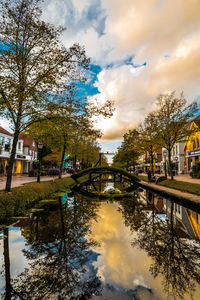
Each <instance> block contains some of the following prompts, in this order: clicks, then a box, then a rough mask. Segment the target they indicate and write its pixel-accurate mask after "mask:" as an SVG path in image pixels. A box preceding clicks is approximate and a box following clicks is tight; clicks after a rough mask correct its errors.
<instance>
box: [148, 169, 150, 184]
mask: <svg viewBox="0 0 200 300" xmlns="http://www.w3.org/2000/svg"><path fill="white" fill-rule="evenodd" d="M150 182H151V171H150V170H149V171H148V183H150Z"/></svg>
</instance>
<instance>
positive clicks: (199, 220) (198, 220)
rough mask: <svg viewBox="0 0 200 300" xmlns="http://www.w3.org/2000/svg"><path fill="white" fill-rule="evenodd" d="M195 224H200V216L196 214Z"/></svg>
mask: <svg viewBox="0 0 200 300" xmlns="http://www.w3.org/2000/svg"><path fill="white" fill-rule="evenodd" d="M197 222H198V224H200V214H197Z"/></svg>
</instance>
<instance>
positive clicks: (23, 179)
mask: <svg viewBox="0 0 200 300" xmlns="http://www.w3.org/2000/svg"><path fill="white" fill-rule="evenodd" d="M69 176H71V175H70V174H64V175H62V177H69ZM55 178H57V177H50V176H41V177H40V181H49V180H54V179H55ZM31 182H37V177H29V176H26V175H24V176H21V175H16V176H13V177H12V184H11V188H13V187H17V186H21V185H23V184H26V183H31ZM5 187H6V177H0V190H4V189H5Z"/></svg>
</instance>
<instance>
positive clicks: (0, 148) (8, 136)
mask: <svg viewBox="0 0 200 300" xmlns="http://www.w3.org/2000/svg"><path fill="white" fill-rule="evenodd" d="M31 143H32V144H31ZM33 143H34V146H33ZM12 144H13V134H12V133H11V132H9V131H7V130H6V129H4V128H3V127H1V126H0V174H1V175H6V170H7V166H8V163H9V160H10V154H11V149H12ZM32 151H33V152H32ZM35 159H37V145H36V144H35V142H34V141H32V140H31V138H30V136H28V135H20V136H19V140H18V142H17V148H16V155H15V161H14V164H13V170H12V171H13V174H24V173H28V171H29V169H30V168H31V165H32V162H33V160H35Z"/></svg>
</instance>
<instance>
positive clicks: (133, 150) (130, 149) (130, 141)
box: [113, 129, 140, 170]
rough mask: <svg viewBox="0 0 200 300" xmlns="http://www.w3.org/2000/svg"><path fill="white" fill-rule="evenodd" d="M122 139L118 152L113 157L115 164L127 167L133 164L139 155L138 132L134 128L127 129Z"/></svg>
mask: <svg viewBox="0 0 200 300" xmlns="http://www.w3.org/2000/svg"><path fill="white" fill-rule="evenodd" d="M123 138H124V140H123V142H122V145H121V147H120V148H119V149H118V152H117V153H116V155H115V156H114V158H113V162H114V164H115V165H119V166H123V167H126V169H127V170H128V168H129V167H130V166H134V165H135V164H136V161H137V159H138V157H139V155H140V150H139V148H138V138H139V133H138V131H137V130H136V129H133V130H129V132H128V133H126V134H124V136H123Z"/></svg>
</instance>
